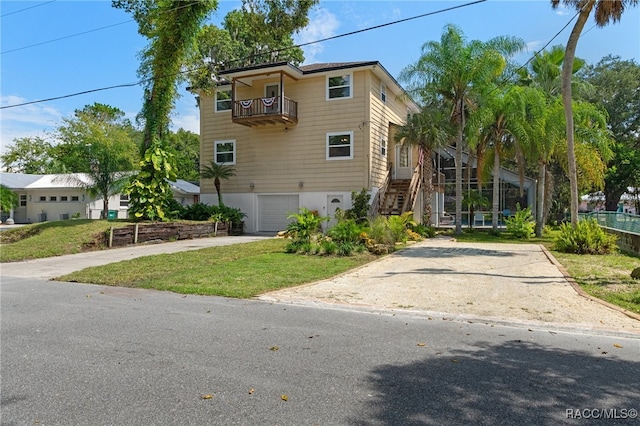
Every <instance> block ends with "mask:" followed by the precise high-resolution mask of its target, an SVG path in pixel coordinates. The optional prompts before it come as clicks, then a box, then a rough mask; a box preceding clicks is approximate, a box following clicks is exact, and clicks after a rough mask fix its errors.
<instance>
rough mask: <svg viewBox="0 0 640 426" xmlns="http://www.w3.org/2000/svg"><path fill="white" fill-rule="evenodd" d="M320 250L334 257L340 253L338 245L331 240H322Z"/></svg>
mask: <svg viewBox="0 0 640 426" xmlns="http://www.w3.org/2000/svg"><path fill="white" fill-rule="evenodd" d="M320 250H321V252H322V253H324V254H326V255H332V254H335V253H336V252H337V251H338V245H337V244H336V243H335V242H334V241H331V240H322V242H320Z"/></svg>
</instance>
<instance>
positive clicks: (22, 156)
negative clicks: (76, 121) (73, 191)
mask: <svg viewBox="0 0 640 426" xmlns="http://www.w3.org/2000/svg"><path fill="white" fill-rule="evenodd" d="M51 147H52V145H51V143H50V142H48V141H47V140H45V139H44V138H42V137H40V136H33V137H24V138H17V139H14V140H13V145H10V146H8V147H7V151H6V152H5V153H4V154H2V156H0V161H2V167H3V169H4V170H6V171H7V172H10V173H27V174H47V173H56V172H54V171H53V170H54V169H55V170H57V169H56V168H55V165H54V164H53V161H52V158H51Z"/></svg>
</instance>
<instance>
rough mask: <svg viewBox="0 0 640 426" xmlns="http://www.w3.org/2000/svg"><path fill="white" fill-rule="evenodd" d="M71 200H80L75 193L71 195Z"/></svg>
mask: <svg viewBox="0 0 640 426" xmlns="http://www.w3.org/2000/svg"><path fill="white" fill-rule="evenodd" d="M71 201H80V197H78V196H77V195H72V196H71Z"/></svg>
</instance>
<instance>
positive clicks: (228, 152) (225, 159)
mask: <svg viewBox="0 0 640 426" xmlns="http://www.w3.org/2000/svg"><path fill="white" fill-rule="evenodd" d="M213 158H214V159H215V161H216V163H218V164H223V163H224V164H236V141H216V143H215V152H214V154H213Z"/></svg>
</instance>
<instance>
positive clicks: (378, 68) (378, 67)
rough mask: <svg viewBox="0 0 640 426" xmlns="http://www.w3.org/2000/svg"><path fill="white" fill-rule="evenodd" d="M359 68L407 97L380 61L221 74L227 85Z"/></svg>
mask: <svg viewBox="0 0 640 426" xmlns="http://www.w3.org/2000/svg"><path fill="white" fill-rule="evenodd" d="M358 68H360V69H362V68H368V69H370V70H371V71H373V73H374V74H376V75H377V76H378V77H379V78H380V79H381V80H382V81H383V82H384V83H385V84H386V85H387V87H388V88H389V90H391V91H392V92H394V93H396V94H398V95H400V94H402V95H406V92H405V90H404V89H403V88H402V86H401V85H400V84H399V83H398V82H397V81H396V79H395V78H394V77H393V76H392V75H391V74H389V71H387V70H386V69H385V68H384V67H383V66H382V64H381V63H380V62H378V61H355V62H324V63H317V64H309V65H301V66H295V65H293V64H290V63H288V62H274V63H268V64H260V65H251V66H248V67H242V68H234V69H228V70H224V71H221V72H220V76H221V77H224V78H225V80H226V84H231V81H230V80H231V79H233V78H236V79H244V80H248V81H251V80H252V79H253V78H255V77H257V76H260V75H265V74H267V71H269V73H277V72H281V73H283V74H286V75H288V76H289V77H291V78H293V79H300V78H304V77H305V76H313V75H315V74H320V73H324V72H327V73H328V72H333V71H340V70H354V69H358ZM221 85H222V84H221ZM408 100H409V103H411V104H412V105H413V107H414V108H418V105H417V104H416V103H415V102H414V101H413V100H412V99H411V98H410V97H408Z"/></svg>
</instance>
